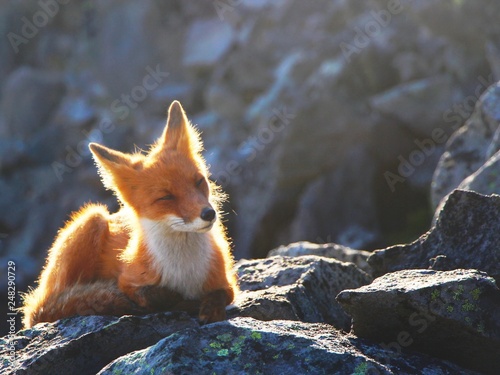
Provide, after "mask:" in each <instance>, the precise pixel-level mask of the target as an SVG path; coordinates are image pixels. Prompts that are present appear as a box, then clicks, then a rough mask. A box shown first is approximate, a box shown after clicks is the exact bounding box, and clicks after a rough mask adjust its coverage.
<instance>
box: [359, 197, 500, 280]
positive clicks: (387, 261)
mask: <svg viewBox="0 0 500 375" xmlns="http://www.w3.org/2000/svg"><path fill="white" fill-rule="evenodd" d="M499 212H500V196H497V195H491V196H484V195H480V194H478V193H474V192H470V191H463V190H455V191H454V192H453V193H451V194H450V195H449V196H448V198H447V199H446V201H445V203H444V206H443V208H442V209H441V211H439V212H438V213H437V217H436V219H435V225H434V226H433V227H432V228H431V229H430V231H429V232H428V233H426V234H424V235H422V236H421V237H420V238H419V239H418V240H416V241H415V242H413V243H411V244H409V245H396V246H392V247H389V248H387V249H383V250H377V251H375V252H374V253H373V254H372V255H371V256H370V257H369V258H368V264H369V265H370V266H371V267H372V269H373V274H374V276H375V277H378V276H381V275H383V274H386V273H389V272H394V271H399V270H403V269H418V268H423V269H427V268H429V266H431V265H432V264H433V263H435V259H434V258H436V257H438V256H444V257H446V259H447V261H446V262H445V263H443V262H442V260H443V259H442V258H441V260H440V261H438V264H437V266H438V267H440V268H439V269H442V267H443V266H447V267H448V270H449V269H457V268H473V269H477V270H480V271H484V272H486V273H487V274H488V275H490V276H491V277H493V278H495V280H496V281H497V282H500V248H499V247H498V244H499V243H500V221H499V220H498V217H499Z"/></svg>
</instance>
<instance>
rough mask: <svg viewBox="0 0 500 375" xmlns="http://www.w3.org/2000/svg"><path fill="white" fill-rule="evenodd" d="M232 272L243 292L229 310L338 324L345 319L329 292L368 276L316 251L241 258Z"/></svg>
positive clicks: (366, 279) (264, 317) (344, 324)
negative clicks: (235, 272) (269, 256)
mask: <svg viewBox="0 0 500 375" xmlns="http://www.w3.org/2000/svg"><path fill="white" fill-rule="evenodd" d="M238 275H239V282H240V288H241V289H242V290H243V292H242V294H241V296H240V297H239V299H238V300H237V301H236V302H235V305H236V306H237V308H238V309H237V312H232V313H231V316H250V317H253V318H257V319H261V320H275V319H288V320H300V321H305V322H311V323H316V322H326V323H329V324H332V325H333V326H335V327H337V328H341V329H344V330H349V327H350V324H351V322H350V319H349V318H348V317H347V316H346V315H345V314H344V312H343V311H342V310H341V309H340V306H339V305H338V304H337V303H336V302H335V296H336V295H337V294H338V293H339V292H340V291H342V290H344V289H347V288H352V286H350V285H357V286H361V285H366V284H368V283H370V282H371V277H370V276H368V275H367V274H366V273H364V272H363V271H361V270H359V269H358V268H357V267H356V266H354V265H353V264H348V263H340V262H338V261H335V260H333V259H326V258H322V257H316V256H300V257H293V258H291V257H281V256H276V257H272V258H268V259H262V260H252V261H242V262H240V263H239V264H238Z"/></svg>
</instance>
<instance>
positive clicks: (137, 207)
mask: <svg viewBox="0 0 500 375" xmlns="http://www.w3.org/2000/svg"><path fill="white" fill-rule="evenodd" d="M89 147H90V149H91V151H92V154H93V156H94V159H95V161H96V164H97V166H98V168H99V173H100V175H101V177H102V180H103V183H104V185H105V186H106V187H107V188H109V189H111V190H113V191H114V193H115V194H116V196H117V197H118V199H119V200H120V202H121V204H122V208H121V209H120V211H119V212H117V213H115V214H110V213H109V212H108V210H107V208H106V207H105V206H102V205H95V204H89V205H86V206H84V207H83V208H82V209H81V210H80V211H78V212H77V213H75V214H74V215H73V216H72V218H71V220H70V221H69V222H68V223H67V224H66V226H65V227H64V228H62V229H61V230H60V231H59V233H58V236H57V237H56V239H55V241H54V244H53V246H52V248H51V249H50V250H49V254H48V257H47V261H46V265H45V267H44V269H43V271H42V273H41V275H40V278H39V280H38V287H37V288H36V289H34V290H32V291H30V292H29V293H28V294H27V295H26V296H25V298H24V306H23V308H22V309H23V313H24V321H23V322H24V325H25V327H30V326H32V325H33V324H36V323H37V322H40V321H54V320H57V319H60V318H63V317H68V316H71V315H77V314H78V315H88V314H96V313H97V314H115V315H117V314H135V313H144V312H151V311H158V310H162V309H170V308H175V307H176V306H184V305H185V306H187V305H190V303H191V302H193V301H199V305H200V311H199V317H200V320H202V321H204V322H213V321H217V320H221V319H224V318H225V306H226V305H228V304H229V303H231V302H232V301H233V299H234V295H235V293H236V292H237V281H236V276H235V273H234V271H233V258H232V256H231V253H230V246H229V243H228V240H227V237H226V234H225V230H224V227H223V225H222V224H221V223H220V220H219V218H218V217H217V216H218V215H217V213H218V211H219V208H220V207H219V203H220V201H221V200H222V198H223V196H222V194H220V193H219V192H218V189H217V188H216V187H215V186H214V185H213V184H212V183H210V182H209V181H208V179H207V174H208V171H207V168H206V165H205V162H204V160H203V158H202V157H201V154H200V152H201V149H202V145H201V141H200V138H199V134H198V133H197V132H196V130H195V129H194V128H193V127H192V126H191V125H190V124H189V121H188V120H187V118H186V116H185V113H184V110H183V109H182V107H181V105H180V103H179V102H176V101H174V102H173V103H172V105H171V106H170V109H169V116H168V121H167V125H166V127H165V131H164V132H163V135H162V136H161V137H160V138H159V140H158V141H157V142H156V143H155V144H154V145H153V146H152V148H151V150H150V151H149V152H148V153H147V154H146V155H144V154H142V153H135V154H124V153H121V152H119V151H115V150H112V149H109V148H106V147H104V146H101V145H98V144H90V145H89ZM183 304H184V305H183Z"/></svg>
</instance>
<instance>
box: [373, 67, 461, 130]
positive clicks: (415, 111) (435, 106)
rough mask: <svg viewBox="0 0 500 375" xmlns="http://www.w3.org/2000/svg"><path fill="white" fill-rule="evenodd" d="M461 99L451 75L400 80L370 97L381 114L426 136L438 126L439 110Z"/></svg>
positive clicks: (444, 109) (441, 120)
mask: <svg viewBox="0 0 500 375" xmlns="http://www.w3.org/2000/svg"><path fill="white" fill-rule="evenodd" d="M461 100H463V94H462V93H461V92H460V89H458V88H457V87H456V83H454V82H453V79H452V78H451V76H448V75H441V76H435V77H430V78H424V79H422V80H418V81H413V82H410V83H403V84H401V85H399V86H396V87H393V88H391V89H390V90H388V91H386V92H383V93H381V94H378V95H376V96H374V97H372V98H371V99H370V104H371V106H372V107H373V108H374V109H375V110H377V111H378V112H380V113H381V114H382V115H384V116H387V117H389V118H396V119H398V120H399V121H401V123H402V124H404V125H405V126H407V127H408V128H409V129H410V130H411V131H412V132H414V133H416V134H421V135H424V136H428V137H430V136H431V134H432V131H433V130H434V129H435V128H437V127H439V126H442V124H443V112H445V111H446V110H447V109H449V108H450V107H452V106H453V104H454V103H456V102H460V101H461Z"/></svg>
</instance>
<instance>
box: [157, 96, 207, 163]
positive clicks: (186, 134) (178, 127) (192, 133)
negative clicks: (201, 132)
mask: <svg viewBox="0 0 500 375" xmlns="http://www.w3.org/2000/svg"><path fill="white" fill-rule="evenodd" d="M162 140H163V144H162V148H163V149H164V150H176V151H179V152H182V153H185V154H189V155H190V154H193V153H198V152H199V148H200V147H199V143H200V141H199V136H198V133H197V132H196V130H195V129H194V128H193V127H192V126H191V125H190V124H189V120H188V119H187V117H186V113H185V112H184V109H183V108H182V106H181V103H179V102H178V101H177V100H174V101H173V102H172V104H171V105H170V108H169V109H168V119H167V125H166V126H165V130H164V131H163V135H162Z"/></svg>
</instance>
